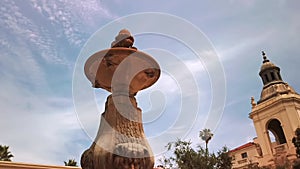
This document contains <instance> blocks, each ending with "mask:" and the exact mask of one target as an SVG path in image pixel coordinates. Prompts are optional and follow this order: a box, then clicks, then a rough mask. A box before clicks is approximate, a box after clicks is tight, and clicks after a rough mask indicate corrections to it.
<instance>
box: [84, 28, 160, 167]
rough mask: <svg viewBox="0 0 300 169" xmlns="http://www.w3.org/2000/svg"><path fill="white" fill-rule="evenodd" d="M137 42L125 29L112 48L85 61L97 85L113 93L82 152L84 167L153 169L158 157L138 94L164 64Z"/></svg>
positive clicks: (87, 70) (87, 73) (87, 71)
mask: <svg viewBox="0 0 300 169" xmlns="http://www.w3.org/2000/svg"><path fill="white" fill-rule="evenodd" d="M133 42H134V38H133V37H132V36H131V34H130V32H129V31H127V30H121V31H120V32H119V34H118V36H117V37H116V38H115V41H113V42H112V44H111V48H110V49H105V50H102V51H99V52H97V53H95V54H93V55H92V56H90V57H89V58H88V60H87V61H86V63H85V67H84V71H85V75H86V76H87V78H88V79H89V81H91V83H92V85H93V87H94V88H102V89H105V90H107V91H109V92H111V93H112V94H111V95H109V96H108V97H107V100H106V103H105V111H104V113H102V115H101V120H100V127H99V130H98V133H97V136H96V138H95V140H94V142H93V143H92V145H91V147H90V148H89V149H87V150H86V151H85V152H84V153H83V154H82V156H81V167H82V169H153V166H154V157H153V154H152V150H151V148H150V146H149V143H148V141H147V140H146V137H145V133H144V128H143V123H142V111H141V109H140V108H138V107H137V102H136V99H135V95H136V94H137V92H138V91H140V90H143V89H145V88H148V87H150V86H151V85H153V84H154V83H155V82H156V81H157V80H158V78H159V76H160V68H159V65H158V63H157V62H156V61H155V60H154V59H153V58H152V57H151V56H150V55H148V54H146V53H144V52H141V51H139V50H137V48H135V47H133Z"/></svg>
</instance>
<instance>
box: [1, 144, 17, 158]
mask: <svg viewBox="0 0 300 169" xmlns="http://www.w3.org/2000/svg"><path fill="white" fill-rule="evenodd" d="M8 149H9V146H3V145H0V161H11V158H12V157H14V156H13V155H12V154H11V152H10V151H9V150H8Z"/></svg>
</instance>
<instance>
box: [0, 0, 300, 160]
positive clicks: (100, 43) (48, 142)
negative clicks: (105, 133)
mask: <svg viewBox="0 0 300 169" xmlns="http://www.w3.org/2000/svg"><path fill="white" fill-rule="evenodd" d="M299 6H300V2H298V1H296V0H291V1H287V0H265V1H255V0H224V1H199V2H197V1H179V0H174V1H172V2H169V1H151V2H150V1H132V2H129V1H121V0H110V1H105V0H102V1H97V0H90V1H84V2H82V1H79V0H73V1H63V0H58V1H46V0H31V1H29V0H22V1H21V0H15V1H13V0H2V1H1V2H0V24H1V27H0V44H1V45H0V52H1V57H0V60H1V61H0V79H1V83H0V89H1V93H0V107H1V109H2V110H1V113H0V114H1V118H0V133H1V137H0V144H4V145H9V146H10V149H11V151H12V153H13V154H14V155H15V157H14V159H13V160H14V161H19V162H29V163H43V164H54V165H63V161H65V160H67V159H69V158H75V159H76V160H77V161H79V159H80V156H81V153H82V152H83V151H84V150H85V149H87V148H88V147H89V146H90V144H91V142H92V139H93V138H94V137H95V132H96V131H97V129H98V125H99V114H100V113H101V112H103V108H104V102H105V99H106V97H107V96H108V93H107V92H105V91H102V90H96V91H94V90H93V89H92V88H91V85H90V84H89V82H88V80H87V79H86V78H85V77H84V75H83V70H82V64H83V63H84V61H85V59H86V58H87V57H88V54H89V53H90V54H92V53H93V52H95V51H97V50H102V49H105V48H108V47H109V46H110V43H111V42H112V41H113V40H114V37H115V35H116V34H117V33H118V30H119V29H121V28H128V29H129V28H130V29H129V30H130V31H131V32H132V34H134V35H135V46H136V47H138V49H139V50H142V51H145V52H147V53H150V54H152V55H153V57H154V58H155V59H156V60H157V61H158V63H159V64H160V66H161V69H162V72H163V73H162V76H161V78H160V79H159V81H158V82H157V83H156V84H155V85H154V86H152V87H151V88H149V89H145V90H144V91H141V92H140V93H139V94H138V96H137V101H138V104H139V106H140V107H141V108H142V110H143V111H144V120H145V121H144V125H145V131H146V135H147V137H149V139H151V142H150V143H151V146H152V147H153V149H154V153H155V154H156V155H157V158H159V156H160V155H161V153H162V146H164V145H165V144H166V143H167V142H168V141H169V139H170V138H171V139H173V138H176V137H178V136H179V137H180V136H183V135H184V136H185V137H184V139H187V140H188V139H191V141H192V142H194V143H195V144H196V143H200V144H203V142H201V141H200V140H199V138H198V132H199V130H202V129H203V128H205V127H206V126H210V127H211V128H213V133H214V137H213V139H212V140H211V142H210V144H209V148H210V149H211V150H213V151H216V150H218V149H219V148H221V147H222V146H223V145H227V146H228V147H229V148H234V147H236V146H239V145H241V144H244V143H246V142H248V141H251V140H252V138H253V137H255V135H256V134H255V129H254V127H253V124H252V121H251V120H250V119H249V118H248V113H249V112H250V111H251V105H250V97H251V96H254V97H255V99H256V100H258V99H259V96H260V92H261V89H262V82H261V79H260V78H259V76H258V72H259V69H260V66H261V63H262V56H261V54H260V52H261V51H262V50H264V51H266V53H267V56H268V57H269V59H270V60H271V61H272V62H273V63H275V64H276V65H278V66H279V67H280V68H281V74H282V77H283V79H284V81H286V82H288V83H289V84H290V85H291V86H292V87H294V89H295V90H296V91H298V92H299V91H300V81H299V79H298V72H299V66H298V65H300V59H299V55H300V51H299V49H298V47H299V44H300V38H299V34H300V22H299V20H300V14H299V10H298V7H299ZM145 12H146V13H147V15H148V14H150V15H155V13H149V12H156V14H159V15H161V16H169V17H170V18H176V17H177V20H176V22H175V24H179V25H181V26H182V27H174V26H173V27H172V26H170V27H168V26H166V25H168V24H169V25H172V24H171V23H168V20H163V19H162V18H163V17H162V18H158V19H157V20H154V21H150V20H147V19H146V18H145V19H143V18H139V19H136V20H135V18H134V17H132V16H144V14H145ZM133 14H134V15H133ZM128 18H129V20H126V19H128ZM132 18H134V19H132ZM130 19H131V20H130ZM129 21H132V22H129ZM156 22H157V23H156ZM153 23H154V24H153ZM182 23H184V24H183V25H182ZM185 25H189V26H191V25H193V26H194V27H195V28H197V29H198V32H201V34H199V36H194V35H195V34H194V33H193V32H192V29H189V30H186V29H183V28H185V27H184V26H185ZM148 28H151V29H152V28H153V29H154V28H159V29H157V30H160V31H169V33H168V32H164V34H159V32H158V33H154V34H153V33H152V34H151V33H149V32H147V31H146V30H148ZM181 28H182V29H181ZM151 29H149V30H151ZM143 31H144V32H143ZM174 32H175V34H176V33H177V34H180V35H183V36H182V39H176V38H175V39H174V37H173V38H172V37H171V36H168V35H173V34H172V33H174ZM184 42H189V43H184ZM198 42H199V49H209V50H203V51H201V50H196V53H195V52H193V51H192V50H193V49H195V48H197V46H196V47H195V44H197V43H198ZM190 44H193V45H194V46H193V45H192V46H191V45H190ZM206 47H207V48H206ZM197 49H198V48H197ZM199 58H200V59H199ZM211 58H214V59H211ZM216 58H217V60H215V59H216ZM80 70H82V72H81V73H80ZM217 70H223V72H221V73H220V74H216V72H218V71H217ZM223 75H224V79H223V78H222V77H223ZM212 79H215V80H216V81H213V82H212ZM218 80H220V83H218ZM222 81H223V82H224V83H222ZM224 84H225V85H224ZM76 86H77V87H78V86H80V87H82V88H84V89H82V91H81V90H79V89H78V88H76ZM74 87H75V88H74ZM223 89H224V90H225V92H224V93H225V94H226V95H225V96H226V97H225V99H226V100H225V106H224V107H223V106H222V104H220V105H221V106H220V107H211V105H212V103H213V101H214V100H218V99H221V102H222V99H223V98H224V97H223V94H222V92H223ZM72 91H73V92H72ZM74 91H75V92H74ZM216 91H217V93H216ZM214 92H215V94H216V95H214ZM219 92H220V95H218V93H219ZM85 93H89V94H90V93H92V94H93V95H95V96H93V97H92V98H91V100H84V101H82V100H80V99H79V100H77V99H76V96H82V95H84V94H85ZM74 97H75V98H74ZM88 97H90V96H88ZM95 102H96V103H97V104H96V107H95ZM184 103H186V104H184ZM182 105H185V107H184V106H183V107H182ZM214 108H215V110H216V111H218V113H219V114H218V115H219V116H217V117H216V118H215V119H219V118H220V119H221V120H220V121H219V123H216V124H213V125H210V124H207V123H206V121H207V118H208V117H210V115H211V114H213V113H214V112H213V111H214ZM85 112H86V113H85ZM213 117H214V116H213ZM217 121H218V120H217ZM177 122H178V123H180V124H186V125H176V124H177ZM187 129H188V130H187ZM168 134H171V135H172V137H169V139H166V137H164V136H169V135H168ZM157 136H162V137H157Z"/></svg>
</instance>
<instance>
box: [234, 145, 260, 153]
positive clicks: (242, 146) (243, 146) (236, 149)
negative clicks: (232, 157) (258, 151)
mask: <svg viewBox="0 0 300 169" xmlns="http://www.w3.org/2000/svg"><path fill="white" fill-rule="evenodd" d="M253 145H255V143H253V142H249V143H246V144H244V145H241V146H239V147H237V148H235V149H233V150H230V151H229V152H230V153H231V152H235V151H238V150H242V149H245V148H248V147H251V146H253Z"/></svg>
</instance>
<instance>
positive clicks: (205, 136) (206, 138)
mask: <svg viewBox="0 0 300 169" xmlns="http://www.w3.org/2000/svg"><path fill="white" fill-rule="evenodd" d="M213 135H214V134H213V133H212V132H211V131H210V129H203V130H202V131H200V134H199V137H200V138H201V139H202V140H203V141H205V150H206V153H208V148H207V144H208V142H209V140H211V138H212V136H213Z"/></svg>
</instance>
